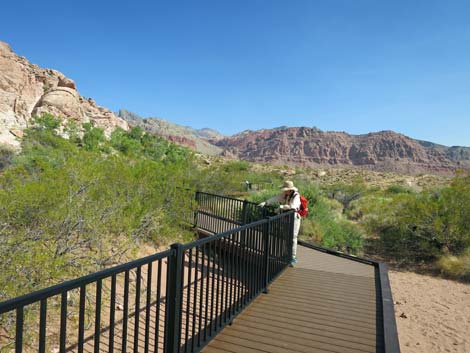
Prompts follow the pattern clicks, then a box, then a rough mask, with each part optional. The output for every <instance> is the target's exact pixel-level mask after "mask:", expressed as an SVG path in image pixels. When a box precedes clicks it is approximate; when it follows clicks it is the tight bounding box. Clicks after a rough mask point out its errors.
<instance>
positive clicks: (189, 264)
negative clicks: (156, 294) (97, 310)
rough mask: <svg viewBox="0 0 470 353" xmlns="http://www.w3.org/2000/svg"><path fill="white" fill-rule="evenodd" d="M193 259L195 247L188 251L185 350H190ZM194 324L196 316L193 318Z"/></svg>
mask: <svg viewBox="0 0 470 353" xmlns="http://www.w3.org/2000/svg"><path fill="white" fill-rule="evenodd" d="M192 260H193V249H192V248H191V249H189V251H188V287H187V289H186V330H185V332H184V352H185V353H187V352H188V336H189V316H190V315H189V312H190V309H191V308H190V304H191V300H190V299H191V277H192ZM192 324H193V325H194V316H193V320H192Z"/></svg>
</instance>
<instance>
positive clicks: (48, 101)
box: [0, 42, 128, 146]
mask: <svg viewBox="0 0 470 353" xmlns="http://www.w3.org/2000/svg"><path fill="white" fill-rule="evenodd" d="M43 113H50V114H53V115H55V116H57V117H59V118H61V119H64V120H69V119H73V120H75V121H77V122H78V123H85V122H93V123H94V124H95V126H98V127H101V128H103V129H104V130H105V132H106V133H107V134H109V133H110V132H111V131H112V130H114V129H115V128H116V127H121V128H123V129H127V128H128V124H127V123H126V122H125V121H124V120H122V119H120V118H118V117H117V116H116V115H114V113H112V112H111V111H110V110H108V109H106V108H103V107H99V106H97V105H96V103H95V102H94V101H93V100H91V99H85V98H83V97H81V96H80V94H79V93H78V91H77V88H76V85H75V82H74V81H73V80H71V79H69V78H67V77H65V76H64V75H63V74H62V73H61V72H59V71H56V70H51V69H43V68H40V67H39V66H37V65H34V64H32V63H30V62H29V61H28V60H27V59H26V58H24V57H22V56H18V55H17V54H15V53H14V52H13V51H12V50H11V48H10V47H9V46H8V44H6V43H4V42H0V144H9V145H13V146H18V145H19V139H20V138H21V136H22V133H20V132H19V131H22V130H23V129H24V128H26V127H27V126H28V124H29V123H30V121H31V118H32V117H33V116H35V115H40V114H43Z"/></svg>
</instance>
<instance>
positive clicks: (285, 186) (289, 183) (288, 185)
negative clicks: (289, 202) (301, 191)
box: [280, 180, 298, 191]
mask: <svg viewBox="0 0 470 353" xmlns="http://www.w3.org/2000/svg"><path fill="white" fill-rule="evenodd" d="M280 188H281V189H282V191H291V190H292V191H298V189H297V188H296V187H295V186H294V183H293V182H292V181H290V180H286V181H285V182H284V184H282V185H281V186H280Z"/></svg>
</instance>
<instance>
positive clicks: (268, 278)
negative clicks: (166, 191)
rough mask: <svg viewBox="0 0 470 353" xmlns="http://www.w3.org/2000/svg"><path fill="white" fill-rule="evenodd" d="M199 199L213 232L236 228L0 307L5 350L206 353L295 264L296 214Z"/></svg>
mask: <svg viewBox="0 0 470 353" xmlns="http://www.w3.org/2000/svg"><path fill="white" fill-rule="evenodd" d="M196 200H197V201H198V204H199V211H198V212H197V214H196V216H195V220H198V217H199V216H198V214H202V217H205V216H208V215H211V216H213V217H214V219H217V220H218V223H216V224H212V223H207V224H206V228H208V229H207V230H209V231H211V232H215V230H217V229H219V228H221V227H223V224H222V223H223V222H225V224H229V225H230V227H231V229H229V230H227V231H225V232H222V233H218V234H215V235H212V236H209V237H206V238H204V239H200V240H197V241H194V242H191V243H189V244H184V245H183V244H173V245H172V246H171V248H170V249H169V250H167V251H164V252H161V253H158V254H155V255H152V256H148V257H145V258H142V259H139V260H135V261H132V262H129V263H127V264H123V265H119V266H116V267H113V268H110V269H106V270H103V271H100V272H97V273H93V274H90V275H88V276H84V277H81V278H78V279H74V280H71V281H67V282H64V283H61V284H58V285H56V286H53V287H49V288H46V289H43V290H40V291H37V292H34V293H31V294H27V295H24V296H21V297H18V298H14V299H11V300H8V301H5V302H3V303H0V324H2V323H4V324H5V325H6V326H8V325H11V326H12V330H13V331H14V332H13V333H12V335H11V336H8V334H9V330H7V329H5V330H4V331H5V337H7V338H10V339H11V342H10V343H8V342H6V343H4V342H2V341H1V340H0V342H1V343H2V344H3V347H4V350H6V351H7V350H8V349H9V351H13V350H14V351H15V352H17V353H19V352H29V351H35V352H37V351H39V352H41V353H42V352H46V351H47V352H50V351H57V352H60V353H62V352H79V353H82V352H100V351H101V352H103V351H105V352H106V351H107V352H113V351H115V350H117V351H121V352H135V353H137V352H145V353H147V352H169V353H170V352H171V353H174V352H185V353H186V352H199V351H200V350H201V349H202V348H203V347H204V346H205V345H206V344H207V343H208V342H209V341H210V340H211V339H212V338H213V337H214V336H215V335H216V334H217V332H219V331H220V330H221V329H222V328H223V327H224V326H225V325H226V324H228V323H230V322H231V321H232V320H233V319H234V318H235V317H236V316H237V315H238V313H240V312H241V311H242V310H243V309H244V308H245V307H246V306H247V305H248V304H249V303H250V302H251V301H252V300H253V299H254V298H256V297H257V295H259V294H260V293H262V292H267V288H268V285H269V284H270V283H271V282H272V281H273V280H274V279H275V278H276V277H277V276H278V275H279V274H280V273H281V272H282V270H283V269H285V268H286V267H287V266H288V265H289V263H290V261H291V258H292V239H293V222H294V213H293V212H292V211H291V212H287V213H283V214H280V215H276V216H273V217H268V218H264V219H262V218H261V217H263V216H265V215H266V211H263V210H262V209H259V208H258V207H257V206H256V205H255V204H253V203H249V202H244V201H240V200H236V199H230V198H228V197H223V196H218V195H210V194H206V193H197V195H196ZM256 217H260V218H261V219H260V218H259V219H257V220H255V218H256ZM246 223H248V224H246ZM230 227H229V228H230ZM1 329H2V327H1V326H0V330H1ZM0 333H2V332H0Z"/></svg>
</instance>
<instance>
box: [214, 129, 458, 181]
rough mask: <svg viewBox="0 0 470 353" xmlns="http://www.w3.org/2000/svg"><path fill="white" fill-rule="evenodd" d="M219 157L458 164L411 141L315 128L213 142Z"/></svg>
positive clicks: (449, 167) (445, 167)
mask: <svg viewBox="0 0 470 353" xmlns="http://www.w3.org/2000/svg"><path fill="white" fill-rule="evenodd" d="M215 144H216V145H217V146H219V147H222V148H223V149H224V155H226V156H228V157H233V158H239V159H243V160H248V161H253V162H270V163H282V164H292V165H304V166H314V165H325V164H326V165H337V166H358V167H362V168H368V169H374V170H382V171H395V172H405V173H422V172H438V173H447V172H449V173H450V172H452V171H454V170H455V169H457V168H458V167H459V163H457V162H456V161H454V160H452V159H450V158H449V157H448V156H447V155H446V154H445V153H443V152H441V151H438V150H436V149H434V148H426V147H424V146H423V145H422V144H421V143H419V142H418V141H417V140H414V139H412V138H409V137H407V136H404V135H402V134H398V133H395V132H393V131H381V132H377V133H369V134H365V135H350V134H347V133H344V132H324V131H321V130H318V129H315V128H306V127H299V128H278V129H272V130H259V131H245V132H242V133H240V134H237V135H234V136H232V137H228V138H225V139H221V140H219V141H216V142H215Z"/></svg>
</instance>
